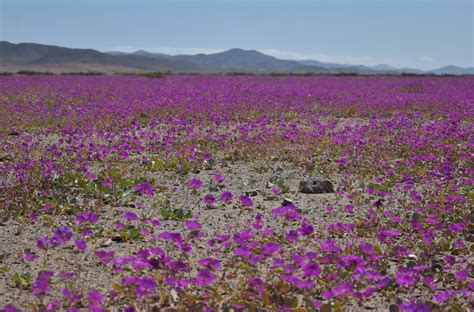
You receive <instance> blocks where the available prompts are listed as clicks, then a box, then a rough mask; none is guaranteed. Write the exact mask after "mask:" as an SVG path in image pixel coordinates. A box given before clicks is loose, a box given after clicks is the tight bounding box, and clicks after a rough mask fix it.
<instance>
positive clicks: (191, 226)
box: [184, 220, 201, 230]
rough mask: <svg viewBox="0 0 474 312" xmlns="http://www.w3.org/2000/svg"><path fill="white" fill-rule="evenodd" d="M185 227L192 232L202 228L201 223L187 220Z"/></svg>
mask: <svg viewBox="0 0 474 312" xmlns="http://www.w3.org/2000/svg"><path fill="white" fill-rule="evenodd" d="M184 226H185V227H186V228H188V229H190V230H199V229H200V228H201V223H199V222H197V221H193V220H187V221H186V222H185V223H184Z"/></svg>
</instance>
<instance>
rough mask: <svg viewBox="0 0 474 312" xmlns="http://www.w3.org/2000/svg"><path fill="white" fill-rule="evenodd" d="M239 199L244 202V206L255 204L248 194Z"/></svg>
mask: <svg viewBox="0 0 474 312" xmlns="http://www.w3.org/2000/svg"><path fill="white" fill-rule="evenodd" d="M239 200H240V203H241V204H242V206H245V207H252V206H253V201H252V199H251V198H250V197H248V196H245V195H242V196H240V197H239Z"/></svg>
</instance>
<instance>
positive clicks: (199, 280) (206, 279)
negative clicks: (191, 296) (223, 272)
mask: <svg viewBox="0 0 474 312" xmlns="http://www.w3.org/2000/svg"><path fill="white" fill-rule="evenodd" d="M215 280H216V276H215V275H214V274H213V273H212V272H211V271H209V270H207V269H204V270H201V271H199V272H198V274H197V276H196V284H197V285H199V286H206V285H210V284H212V282H214V281H215Z"/></svg>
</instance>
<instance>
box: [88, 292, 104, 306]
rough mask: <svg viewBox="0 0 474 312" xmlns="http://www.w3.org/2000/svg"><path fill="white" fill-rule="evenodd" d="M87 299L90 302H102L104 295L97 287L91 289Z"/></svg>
mask: <svg viewBox="0 0 474 312" xmlns="http://www.w3.org/2000/svg"><path fill="white" fill-rule="evenodd" d="M87 300H89V303H96V304H97V303H102V302H104V297H103V296H102V294H101V293H100V292H98V291H97V290H95V289H91V290H89V293H88V294H87Z"/></svg>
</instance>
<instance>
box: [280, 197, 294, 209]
mask: <svg viewBox="0 0 474 312" xmlns="http://www.w3.org/2000/svg"><path fill="white" fill-rule="evenodd" d="M292 204H293V200H291V199H289V198H284V199H283V202H282V203H281V205H282V206H283V207H286V206H289V205H292Z"/></svg>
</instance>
